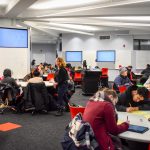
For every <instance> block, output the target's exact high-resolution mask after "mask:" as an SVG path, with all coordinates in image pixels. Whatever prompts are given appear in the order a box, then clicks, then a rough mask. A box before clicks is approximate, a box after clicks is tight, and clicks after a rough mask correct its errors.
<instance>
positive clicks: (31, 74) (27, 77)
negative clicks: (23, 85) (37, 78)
mask: <svg viewBox="0 0 150 150" xmlns="http://www.w3.org/2000/svg"><path fill="white" fill-rule="evenodd" d="M34 71H35V69H34V68H32V69H31V72H30V73H29V74H27V75H26V76H25V77H24V78H23V81H25V82H27V81H28V80H29V79H31V78H33V73H34Z"/></svg>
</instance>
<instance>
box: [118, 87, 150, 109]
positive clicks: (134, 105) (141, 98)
mask: <svg viewBox="0 0 150 150" xmlns="http://www.w3.org/2000/svg"><path fill="white" fill-rule="evenodd" d="M148 92H149V91H148V90H147V89H146V88H145V87H137V86H131V87H129V88H128V89H127V90H126V91H125V92H124V93H122V94H120V95H119V99H118V102H117V104H116V108H117V110H118V111H124V112H132V111H137V110H150V101H149V100H148Z"/></svg>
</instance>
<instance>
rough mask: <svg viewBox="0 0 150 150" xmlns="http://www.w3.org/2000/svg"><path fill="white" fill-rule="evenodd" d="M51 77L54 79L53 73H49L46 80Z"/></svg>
mask: <svg viewBox="0 0 150 150" xmlns="http://www.w3.org/2000/svg"><path fill="white" fill-rule="evenodd" d="M51 79H54V73H49V74H48V76H47V79H46V80H47V81H49V80H51Z"/></svg>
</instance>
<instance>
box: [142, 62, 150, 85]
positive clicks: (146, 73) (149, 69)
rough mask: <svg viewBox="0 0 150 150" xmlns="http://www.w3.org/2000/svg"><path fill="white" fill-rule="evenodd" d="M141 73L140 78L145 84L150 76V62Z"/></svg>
mask: <svg viewBox="0 0 150 150" xmlns="http://www.w3.org/2000/svg"><path fill="white" fill-rule="evenodd" d="M141 74H142V77H141V79H140V83H142V84H144V83H145V82H146V81H147V79H148V78H149V76H150V64H147V65H146V69H144V70H143V71H142V72H141Z"/></svg>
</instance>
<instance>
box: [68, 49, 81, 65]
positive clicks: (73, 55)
mask: <svg viewBox="0 0 150 150" xmlns="http://www.w3.org/2000/svg"><path fill="white" fill-rule="evenodd" d="M65 56H66V62H82V51H66V53H65Z"/></svg>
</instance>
